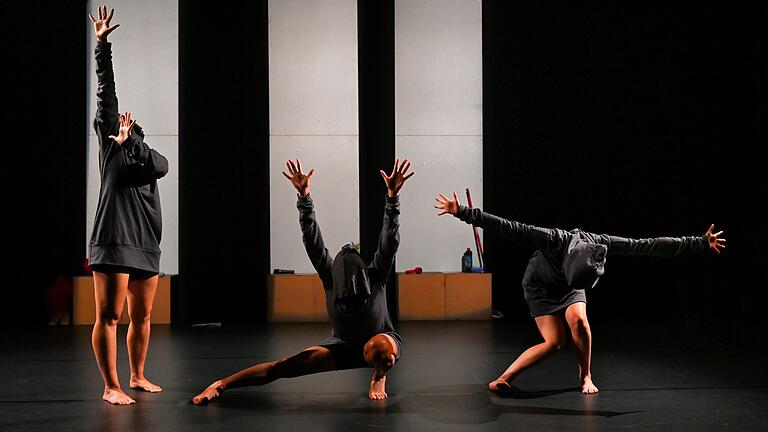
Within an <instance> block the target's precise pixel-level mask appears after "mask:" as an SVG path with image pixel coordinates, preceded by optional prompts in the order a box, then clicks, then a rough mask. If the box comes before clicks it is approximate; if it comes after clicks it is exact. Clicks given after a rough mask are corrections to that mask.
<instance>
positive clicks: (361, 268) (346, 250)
mask: <svg viewBox="0 0 768 432" xmlns="http://www.w3.org/2000/svg"><path fill="white" fill-rule="evenodd" d="M331 275H332V277H333V298H334V301H335V302H336V304H338V305H340V306H341V307H342V309H343V310H344V311H345V312H347V313H350V314H354V313H355V312H357V311H358V310H359V309H360V308H361V307H362V306H363V305H364V304H365V302H366V300H368V297H370V296H371V285H370V282H369V280H368V266H367V265H365V262H364V261H363V258H362V257H361V256H360V253H358V252H357V250H356V249H355V248H354V247H353V246H352V245H345V246H344V247H343V248H341V251H339V253H338V254H336V258H335V259H334V260H333V267H332V269H331Z"/></svg>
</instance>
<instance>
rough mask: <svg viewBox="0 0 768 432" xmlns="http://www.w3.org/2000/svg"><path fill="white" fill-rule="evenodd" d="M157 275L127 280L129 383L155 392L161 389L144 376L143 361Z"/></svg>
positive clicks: (147, 341) (137, 387) (140, 388)
mask: <svg viewBox="0 0 768 432" xmlns="http://www.w3.org/2000/svg"><path fill="white" fill-rule="evenodd" d="M157 280H158V276H153V277H151V278H149V279H146V280H132V281H130V282H128V315H130V317H131V323H130V324H129V325H128V338H127V340H126V341H127V343H128V361H129V363H130V364H131V380H130V382H129V385H130V387H131V388H132V389H135V390H144V391H148V392H151V393H157V392H160V391H162V390H163V389H162V388H160V386H158V385H155V384H152V383H151V382H150V381H149V380H148V379H147V377H146V376H144V363H145V362H146V360H147V349H148V348H149V334H150V317H151V315H152V303H153V302H154V301H155V291H157Z"/></svg>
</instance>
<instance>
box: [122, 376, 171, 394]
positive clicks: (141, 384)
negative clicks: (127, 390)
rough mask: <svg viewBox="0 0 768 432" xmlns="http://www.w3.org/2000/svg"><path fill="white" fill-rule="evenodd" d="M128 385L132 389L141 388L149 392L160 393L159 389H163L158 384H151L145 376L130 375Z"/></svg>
mask: <svg viewBox="0 0 768 432" xmlns="http://www.w3.org/2000/svg"><path fill="white" fill-rule="evenodd" d="M128 385H129V386H130V387H131V388H132V389H134V390H143V391H145V392H150V393H160V392H161V391H163V389H162V388H161V387H160V386H159V385H156V384H152V383H151V382H149V380H148V379H146V378H133V377H131V381H130V382H129V384H128Z"/></svg>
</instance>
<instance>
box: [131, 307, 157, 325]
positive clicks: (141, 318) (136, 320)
mask: <svg viewBox="0 0 768 432" xmlns="http://www.w3.org/2000/svg"><path fill="white" fill-rule="evenodd" d="M151 316H152V312H151V311H150V310H145V309H142V310H139V311H134V312H133V313H132V314H130V318H131V324H133V325H149V321H150V317H151Z"/></svg>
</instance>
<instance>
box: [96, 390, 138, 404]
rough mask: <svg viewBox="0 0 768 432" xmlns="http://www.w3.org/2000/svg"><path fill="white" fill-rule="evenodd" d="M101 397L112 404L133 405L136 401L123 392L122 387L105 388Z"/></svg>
mask: <svg viewBox="0 0 768 432" xmlns="http://www.w3.org/2000/svg"><path fill="white" fill-rule="evenodd" d="M101 398H102V399H104V400H105V401H107V402H109V403H111V404H112V405H131V404H135V403H136V401H135V400H133V399H131V398H130V397H129V396H128V395H127V394H125V393H123V390H122V389H119V388H116V389H112V388H105V389H104V395H103V396H102V397H101Z"/></svg>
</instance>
